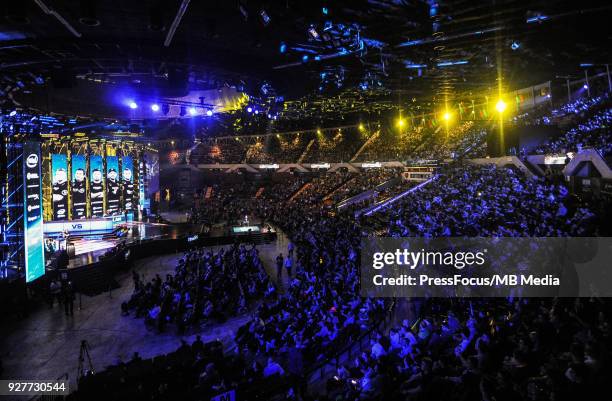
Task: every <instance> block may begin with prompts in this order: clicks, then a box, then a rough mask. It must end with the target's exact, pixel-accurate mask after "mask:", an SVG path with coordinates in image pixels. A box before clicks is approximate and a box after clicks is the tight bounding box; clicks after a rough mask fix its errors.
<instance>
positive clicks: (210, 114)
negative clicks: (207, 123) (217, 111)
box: [206, 109, 213, 117]
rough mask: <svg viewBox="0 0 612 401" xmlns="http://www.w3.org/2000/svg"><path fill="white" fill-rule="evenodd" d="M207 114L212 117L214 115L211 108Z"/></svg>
mask: <svg viewBox="0 0 612 401" xmlns="http://www.w3.org/2000/svg"><path fill="white" fill-rule="evenodd" d="M206 115H207V116H208V117H211V116H212V115H213V111H212V110H211V109H208V110H206Z"/></svg>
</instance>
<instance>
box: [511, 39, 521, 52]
mask: <svg viewBox="0 0 612 401" xmlns="http://www.w3.org/2000/svg"><path fill="white" fill-rule="evenodd" d="M519 47H521V44H520V43H519V42H517V41H516V40H515V41H513V42H512V44H511V45H510V48H511V49H512V50H517V49H518V48H519Z"/></svg>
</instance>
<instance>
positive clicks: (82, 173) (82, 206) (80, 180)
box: [70, 155, 87, 219]
mask: <svg viewBox="0 0 612 401" xmlns="http://www.w3.org/2000/svg"><path fill="white" fill-rule="evenodd" d="M71 167H72V168H71V172H72V174H71V185H70V193H71V195H72V218H73V219H84V218H86V217H87V160H86V159H85V156H81V155H76V156H72V166H71Z"/></svg>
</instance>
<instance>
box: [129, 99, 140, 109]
mask: <svg viewBox="0 0 612 401" xmlns="http://www.w3.org/2000/svg"><path fill="white" fill-rule="evenodd" d="M128 106H129V107H130V109H132V110H134V109H137V108H138V105H137V104H136V102H133V101H132V102H130V103H128Z"/></svg>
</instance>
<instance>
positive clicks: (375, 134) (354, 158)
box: [349, 131, 380, 163]
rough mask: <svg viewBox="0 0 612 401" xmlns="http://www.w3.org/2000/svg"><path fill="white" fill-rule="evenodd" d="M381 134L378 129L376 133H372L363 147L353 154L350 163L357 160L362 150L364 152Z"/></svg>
mask: <svg viewBox="0 0 612 401" xmlns="http://www.w3.org/2000/svg"><path fill="white" fill-rule="evenodd" d="M379 136H380V131H376V132H375V133H373V134H372V136H370V137H369V138H368V140H367V141H365V142H364V143H363V145H361V147H360V148H359V149H357V152H355V154H354V155H353V157H351V160H349V162H350V163H352V162H354V161H355V160H357V158H358V157H359V155H360V154H361V152H363V150H364V149H365V148H366V147H367V146H368V145H369V144H370V143H372V142H373V141H374V140H376V138H378V137H379Z"/></svg>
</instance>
